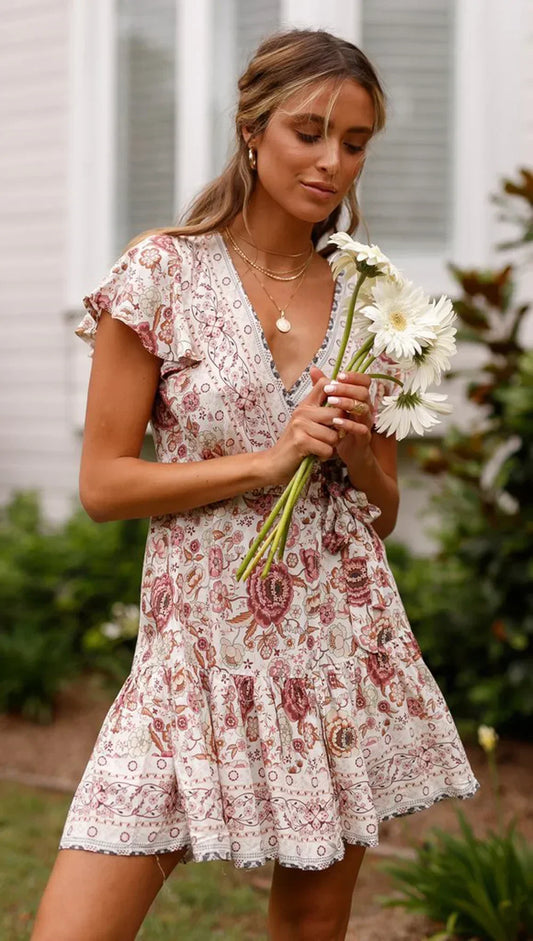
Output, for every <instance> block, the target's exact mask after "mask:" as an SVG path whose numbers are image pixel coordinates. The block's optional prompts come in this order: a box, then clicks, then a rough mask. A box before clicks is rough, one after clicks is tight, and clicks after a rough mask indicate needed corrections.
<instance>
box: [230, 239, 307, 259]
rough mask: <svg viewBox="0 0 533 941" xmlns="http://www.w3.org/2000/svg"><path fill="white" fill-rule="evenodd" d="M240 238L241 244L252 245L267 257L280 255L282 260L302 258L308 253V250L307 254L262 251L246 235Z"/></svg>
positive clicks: (262, 249)
mask: <svg viewBox="0 0 533 941" xmlns="http://www.w3.org/2000/svg"><path fill="white" fill-rule="evenodd" d="M239 238H240V240H241V242H245V243H246V245H251V247H252V248H255V250H256V251H258V250H259V251H261V252H264V253H265V255H278V256H279V257H280V258H301V257H302V255H305V254H306V252H307V249H306V250H305V252H274V251H272V249H270V248H269V249H267V248H261V249H260V248H259V246H258V245H256V244H255V242H250V240H249V239H245V237H244V235H239Z"/></svg>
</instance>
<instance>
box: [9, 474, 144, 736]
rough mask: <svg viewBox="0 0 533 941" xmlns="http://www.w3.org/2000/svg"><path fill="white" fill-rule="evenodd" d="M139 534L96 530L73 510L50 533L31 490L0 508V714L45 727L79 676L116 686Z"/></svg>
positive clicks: (133, 612)
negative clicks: (92, 675) (59, 697)
mask: <svg viewBox="0 0 533 941" xmlns="http://www.w3.org/2000/svg"><path fill="white" fill-rule="evenodd" d="M146 530H147V521H146V520H125V521H121V522H116V523H105V524H99V525H96V524H95V523H93V522H92V521H91V520H90V519H89V518H88V517H87V515H86V514H85V513H84V512H83V511H82V510H78V511H76V512H75V513H74V514H73V516H72V517H71V518H70V519H69V520H68V521H67V522H66V523H64V524H63V525H61V526H57V527H52V526H50V525H49V524H48V523H46V522H45V520H44V519H43V517H42V514H41V512H40V508H39V499H38V496H37V494H36V493H33V492H26V493H17V494H15V495H14V496H13V498H12V500H11V501H10V503H9V504H8V505H7V506H5V507H3V508H2V509H1V510H0V610H1V611H2V630H1V632H0V712H20V713H22V714H23V715H25V716H26V717H27V718H31V719H34V720H37V721H49V720H50V719H51V718H52V711H53V703H54V698H55V696H56V694H57V692H58V691H59V690H60V689H61V688H62V687H63V686H64V685H65V683H66V682H68V681H69V680H71V679H73V678H74V677H75V676H77V675H79V674H80V673H81V672H83V671H84V670H98V671H100V672H102V673H104V674H106V675H108V676H109V677H110V679H111V680H112V681H113V682H114V683H115V685H116V683H117V682H120V681H121V680H122V679H123V678H124V676H125V675H126V674H127V672H128V670H129V665H130V662H131V656H132V651H133V646H134V642H135V635H136V629H137V625H138V608H136V607H135V605H136V604H137V602H138V599H139V591H140V579H141V566H142V557H143V552H144V544H145V539H146ZM117 599H120V602H119V603H118V604H117ZM111 623H112V624H113V625H114V627H115V630H114V631H113V630H111V629H110V628H111ZM134 623H135V629H134V626H133V625H134Z"/></svg>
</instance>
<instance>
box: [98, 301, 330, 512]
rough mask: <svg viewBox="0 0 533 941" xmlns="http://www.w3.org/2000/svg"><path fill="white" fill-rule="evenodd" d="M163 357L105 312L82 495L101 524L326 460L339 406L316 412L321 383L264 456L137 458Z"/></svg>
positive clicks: (208, 497) (201, 500) (210, 497)
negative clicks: (310, 459) (312, 458)
mask: <svg viewBox="0 0 533 941" xmlns="http://www.w3.org/2000/svg"><path fill="white" fill-rule="evenodd" d="M159 369H160V360H159V359H157V358H156V357H155V356H153V355H152V354H151V353H149V352H148V351H147V350H146V349H144V347H143V345H142V344H141V342H140V340H139V339H138V337H137V336H136V335H135V333H134V331H133V330H131V329H130V327H128V326H126V325H125V324H123V323H121V322H120V320H114V319H112V318H111V317H110V316H109V314H107V313H105V312H104V313H102V315H101V317H100V321H99V325H98V330H97V331H96V342H95V350H94V357H93V366H92V371H91V380H90V384H89V395H88V401H87V414H86V421H85V433H84V441H83V452H82V459H81V469H80V498H81V502H82V504H83V506H84V508H85V510H86V511H87V513H88V514H89V516H90V517H91V518H92V519H94V520H95V521H97V522H105V521H107V520H113V519H132V518H138V517H146V516H159V515H163V514H166V513H179V512H182V511H184V510H189V509H192V508H194V507H198V506H205V505H206V504H208V503H214V502H216V501H218V500H225V499H228V498H231V497H234V496H237V495H239V494H241V493H245V492H246V491H247V490H252V489H255V488H259V487H267V486H276V485H278V484H280V483H285V482H286V481H287V480H289V479H290V477H291V476H292V473H293V472H294V471H295V470H296V468H297V467H298V464H299V462H300V461H301V459H302V457H305V456H306V455H307V454H310V453H313V454H316V455H317V456H318V457H319V458H320V459H322V460H329V458H330V457H331V456H332V454H333V453H334V449H335V445H336V443H337V440H338V432H337V431H335V430H334V429H333V428H332V427H331V423H332V418H333V417H334V416H335V415H340V414H341V412H340V410H339V409H332V408H327V409H326V408H322V407H319V402H320V400H321V399H323V397H324V396H323V385H324V383H321V384H319V385H318V386H315V388H314V389H313V391H312V392H311V393H310V395H309V396H307V398H306V400H305V401H304V403H302V405H301V406H299V407H298V408H297V409H296V410H295V412H294V413H293V416H292V418H291V421H290V423H289V426H288V427H287V429H286V431H285V432H284V433H283V435H282V436H281V438H280V439H279V441H278V442H277V443H276V444H275V445H274V447H272V448H270V449H269V450H266V451H257V452H252V453H247V454H236V455H228V456H227V457H220V458H213V459H212V460H208V461H191V462H187V463H170V464H160V463H154V462H151V461H144V460H141V459H140V458H139V454H140V451H141V447H142V443H143V440H144V435H145V432H146V426H147V424H148V421H149V419H150V415H151V411H152V406H153V401H154V397H155V393H156V390H157V385H158V381H159Z"/></svg>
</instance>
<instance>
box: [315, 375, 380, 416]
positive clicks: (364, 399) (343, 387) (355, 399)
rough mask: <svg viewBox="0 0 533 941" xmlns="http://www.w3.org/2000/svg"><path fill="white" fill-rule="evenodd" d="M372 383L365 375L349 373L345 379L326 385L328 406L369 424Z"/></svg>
mask: <svg viewBox="0 0 533 941" xmlns="http://www.w3.org/2000/svg"><path fill="white" fill-rule="evenodd" d="M370 381H371V380H370V378H369V376H365V375H364V373H347V374H346V378H345V379H342V380H339V379H337V380H335V381H333V382H328V383H326V385H325V386H324V392H325V394H326V395H327V400H326V402H327V405H333V406H336V407H337V408H341V409H342V410H343V411H344V412H347V413H348V415H349V416H350V415H352V414H353V415H354V416H357V418H358V420H360V421H363V422H365V423H367V422H368V420H369V418H370V413H371V403H370V392H369V387H370Z"/></svg>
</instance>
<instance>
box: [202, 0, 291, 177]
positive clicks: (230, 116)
mask: <svg viewBox="0 0 533 941" xmlns="http://www.w3.org/2000/svg"><path fill="white" fill-rule="evenodd" d="M280 7H281V0H263V2H262V3H257V2H250V0H226V2H225V3H216V4H215V5H214V10H213V16H214V28H213V63H214V70H213V75H214V76H216V81H213V96H214V97H213V101H212V108H213V124H214V139H213V175H215V174H218V173H220V171H221V170H222V168H223V166H224V164H225V163H226V161H227V159H228V154H229V152H230V151H231V149H232V147H233V140H234V125H233V120H234V115H235V108H236V105H237V95H238V90H237V80H238V78H239V76H240V75H241V74H242V72H243V71H244V69H245V68H246V64H247V62H248V60H249V59H250V57H251V56H252V54H253V53H254V52H255V50H256V48H257V46H258V45H259V43H260V42H261V40H263V39H265V38H266V37H267V36H269V35H270V34H271V33H274V32H276V30H278V29H279V28H280V15H281V12H280Z"/></svg>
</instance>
